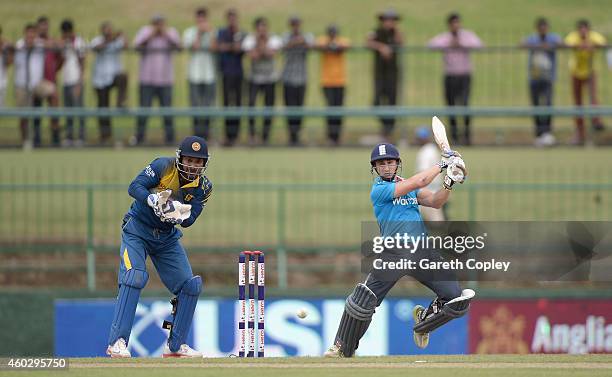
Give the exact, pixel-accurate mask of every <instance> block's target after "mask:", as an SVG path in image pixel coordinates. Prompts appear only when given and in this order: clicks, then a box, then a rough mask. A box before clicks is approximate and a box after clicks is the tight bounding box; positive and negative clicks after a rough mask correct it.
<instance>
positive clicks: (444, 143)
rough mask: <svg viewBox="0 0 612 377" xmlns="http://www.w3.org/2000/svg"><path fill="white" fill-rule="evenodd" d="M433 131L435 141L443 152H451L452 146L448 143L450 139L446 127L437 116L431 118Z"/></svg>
mask: <svg viewBox="0 0 612 377" xmlns="http://www.w3.org/2000/svg"><path fill="white" fill-rule="evenodd" d="M431 130H432V131H433V135H434V139H435V140H436V144H438V147H439V148H440V150H441V151H443V152H444V151H449V150H450V144H449V143H448V138H447V137H446V128H445V127H444V123H442V121H441V120H440V119H438V117H437V116H434V117H433V118H431Z"/></svg>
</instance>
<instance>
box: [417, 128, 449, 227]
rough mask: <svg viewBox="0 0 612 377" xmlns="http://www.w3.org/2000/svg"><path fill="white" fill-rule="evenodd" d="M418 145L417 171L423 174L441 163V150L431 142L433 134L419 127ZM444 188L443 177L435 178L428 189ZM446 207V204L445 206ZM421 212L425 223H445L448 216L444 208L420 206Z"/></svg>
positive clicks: (427, 129)
mask: <svg viewBox="0 0 612 377" xmlns="http://www.w3.org/2000/svg"><path fill="white" fill-rule="evenodd" d="M415 136H416V143H417V144H418V145H419V146H420V148H419V150H418V152H417V156H416V164H415V171H416V172H417V173H418V172H421V171H423V170H427V169H429V168H430V167H432V166H433V165H435V164H436V163H438V161H440V149H439V148H438V146H437V145H435V144H434V143H432V142H431V132H430V131H429V128H427V127H424V126H423V127H419V128H417V130H416V133H415ZM440 188H442V176H438V177H437V178H435V179H434V180H433V181H431V183H430V184H429V186H427V189H429V190H432V191H434V192H435V191H438V190H439V189H440ZM445 205H446V204H445ZM419 211H420V212H421V216H422V217H423V220H425V221H428V222H430V221H445V220H446V215H445V213H444V207H442V208H432V207H425V206H419Z"/></svg>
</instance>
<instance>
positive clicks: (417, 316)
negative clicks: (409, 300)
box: [412, 305, 429, 348]
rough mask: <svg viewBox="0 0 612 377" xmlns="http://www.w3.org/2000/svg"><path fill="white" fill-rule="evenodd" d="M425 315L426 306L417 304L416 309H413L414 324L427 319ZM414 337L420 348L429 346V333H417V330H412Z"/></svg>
mask: <svg viewBox="0 0 612 377" xmlns="http://www.w3.org/2000/svg"><path fill="white" fill-rule="evenodd" d="M424 316H425V308H424V307H422V306H421V305H416V306H415V307H414V309H412V319H413V320H414V324H415V325H418V324H419V323H421V322H422V321H423V320H425V318H423V317H424ZM412 334H413V335H412V337H413V339H414V344H416V346H417V347H419V348H425V347H427V345H428V344H429V333H428V332H427V333H422V334H420V333H417V332H414V331H413V332H412Z"/></svg>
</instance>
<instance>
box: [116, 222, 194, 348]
mask: <svg viewBox="0 0 612 377" xmlns="http://www.w3.org/2000/svg"><path fill="white" fill-rule="evenodd" d="M182 235H183V234H182V232H181V231H180V230H178V229H176V228H172V229H171V230H169V231H161V230H159V229H156V228H151V227H149V226H147V225H145V224H143V223H141V222H139V221H138V219H136V218H133V217H129V216H126V217H125V218H124V221H123V227H122V232H121V249H120V258H119V259H120V265H119V276H118V284H119V296H118V301H117V303H116V307H115V315H114V319H113V324H112V326H111V331H110V335H109V344H113V343H115V342H116V341H117V339H119V338H123V339H125V341H126V342H127V341H129V337H130V333H131V330H132V325H133V322H134V315H135V311H136V305H137V303H138V298H139V296H140V290H141V289H142V288H144V286H145V285H146V281H147V279H148V274H147V272H146V264H145V261H146V258H147V256H150V257H151V261H152V262H153V265H154V266H155V269H156V270H157V273H158V274H159V277H160V279H161V281H162V282H163V283H164V285H165V286H166V288H168V290H169V291H170V292H172V293H173V294H174V295H178V294H179V292H180V291H181V289H182V288H183V285H184V284H185V283H186V282H187V281H188V280H190V279H191V278H192V277H193V272H192V270H191V265H190V264H189V260H188V259H187V254H186V253H185V249H184V248H183V246H182V245H181V244H180V242H179V239H180V238H181V237H182Z"/></svg>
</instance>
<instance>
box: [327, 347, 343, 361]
mask: <svg viewBox="0 0 612 377" xmlns="http://www.w3.org/2000/svg"><path fill="white" fill-rule="evenodd" d="M323 356H324V357H335V358H341V357H344V355H343V354H342V351H341V350H340V346H338V345H336V344H334V345H332V346H331V347H329V349H328V350H327V351H325V353H324V354H323Z"/></svg>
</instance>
